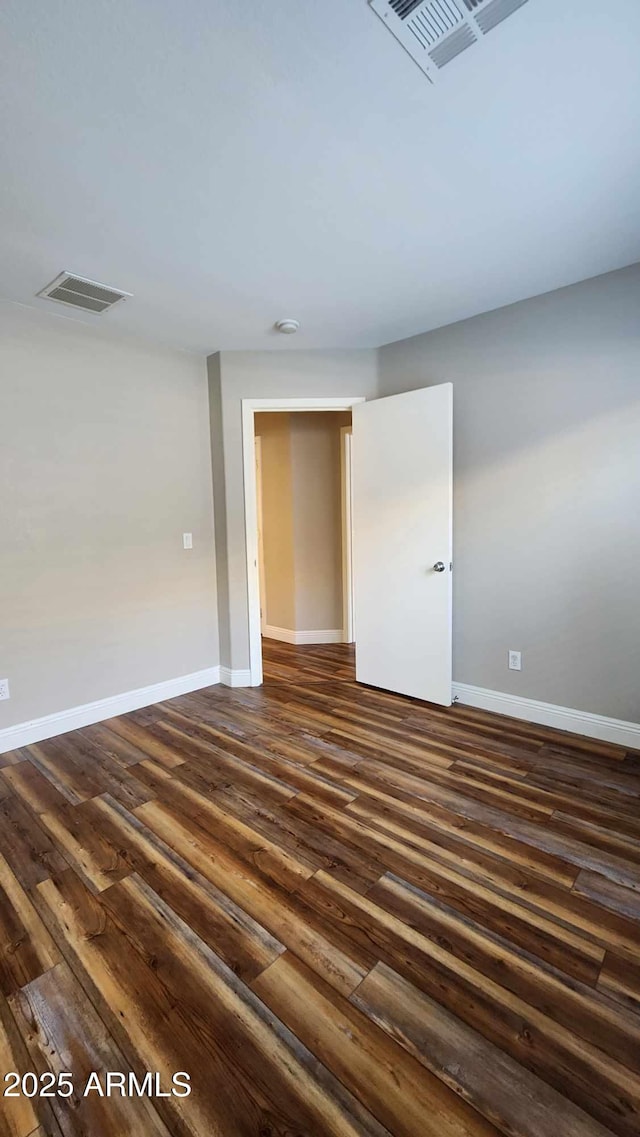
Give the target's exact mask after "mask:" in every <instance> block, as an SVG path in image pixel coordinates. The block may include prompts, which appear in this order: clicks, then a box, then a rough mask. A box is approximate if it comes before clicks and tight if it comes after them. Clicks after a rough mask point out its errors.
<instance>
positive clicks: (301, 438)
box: [255, 412, 351, 632]
mask: <svg viewBox="0 0 640 1137" xmlns="http://www.w3.org/2000/svg"><path fill="white" fill-rule="evenodd" d="M350 422H351V415H350V414H349V413H346V414H338V413H335V412H334V413H327V414H323V413H320V412H310V413H304V412H295V413H292V414H288V413H272V412H270V413H268V414H257V415H256V416H255V433H256V434H257V435H259V436H260V438H261V439H262V487H263V488H262V492H263V540H264V567H265V583H266V588H265V592H266V596H265V598H264V607H265V608H266V621H265V622H266V623H267V624H268V625H269V626H271V627H275V628H281V629H285V630H288V631H293V632H295V631H304V632H309V631H333V632H338V631H339V630H340V629H341V628H342V503H341V473H340V430H341V427H343V426H346V425H348V424H349V423H350Z"/></svg>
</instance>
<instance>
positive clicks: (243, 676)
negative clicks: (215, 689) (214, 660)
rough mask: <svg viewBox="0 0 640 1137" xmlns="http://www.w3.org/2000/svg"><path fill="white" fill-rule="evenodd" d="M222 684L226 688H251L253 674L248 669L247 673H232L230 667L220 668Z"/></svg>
mask: <svg viewBox="0 0 640 1137" xmlns="http://www.w3.org/2000/svg"><path fill="white" fill-rule="evenodd" d="M220 682H221V683H223V684H224V686H225V687H250V686H251V672H250V671H249V669H248V668H247V669H246V671H232V670H231V668H230V667H222V666H221V667H220Z"/></svg>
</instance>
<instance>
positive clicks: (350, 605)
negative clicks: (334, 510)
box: [340, 426, 355, 644]
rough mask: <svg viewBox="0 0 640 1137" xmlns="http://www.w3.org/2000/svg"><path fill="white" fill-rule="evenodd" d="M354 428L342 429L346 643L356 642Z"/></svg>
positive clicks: (341, 462)
mask: <svg viewBox="0 0 640 1137" xmlns="http://www.w3.org/2000/svg"><path fill="white" fill-rule="evenodd" d="M352 445H353V427H351V426H341V427H340V493H341V496H342V638H343V641H344V643H346V644H352V643H353V642H354V640H355V633H354V621H353V609H354V601H353V530H352V516H351V515H352V507H353V493H352V488H351V487H352V480H351V479H352V473H351V448H352Z"/></svg>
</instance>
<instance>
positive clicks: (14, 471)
mask: <svg viewBox="0 0 640 1137" xmlns="http://www.w3.org/2000/svg"><path fill="white" fill-rule="evenodd" d="M207 424H208V406H207V389H206V373H205V364H204V360H202V359H199V358H196V357H195V356H191V355H187V354H184V353H180V352H173V351H163V350H158V349H155V348H151V347H148V346H146V345H142V344H140V343H139V342H136V341H124V340H122V341H121V340H115V339H114V338H112V337H111V338H109V339H107V338H106V337H105V336H103V335H102V334H101V333H100V332H99V331H98V330H96V329H94V328H88V327H84V326H82V325H81V324H79V323H77V322H73V321H72V320H68V319H65V318H61V317H58V316H54V315H49V314H48V313H44V312H39V311H34V310H31V309H27V308H22V307H20V306H19V305H14V304H5V303H0V479H1V484H2V497H1V501H0V541H1V544H2V549H1V556H0V677H2V678H5V677H8V678H9V680H10V684H11V699H10V700H9V701H7V702H2V703H0V729H2V728H3V727H7V726H12V725H14V724H15V723H20V722H24V721H26V720H29V719H32V718H37V717H40V716H41V715H46V714H51V713H54V712H58V711H61V710H65V709H67V708H70V707H73V706H77V705H80V704H82V703H87V702H92V701H93V700H95V699H103V698H105V697H108V696H110V695H116V694H120V693H122V692H125V691H129V690H132V689H135V688H138V687H144V686H147V685H149V684H152V683H156V682H160V681H162V680H166V679H173V678H177V677H178V676H181V675H186V674H189V673H190V672H193V671H199V670H201V669H202V668H206V667H211V666H215V665H216V664H217V663H218V640H217V626H216V623H217V622H216V609H215V606H216V595H215V575H214V572H215V570H214V563H213V562H214V551H213V517H212V499H211V476H210V447H209V437H208V430H207ZM185 531H188V532H192V533H193V541H194V547H193V550H192V551H191V552H185V551H184V550H183V548H182V533H183V532H185Z"/></svg>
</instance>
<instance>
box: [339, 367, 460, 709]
mask: <svg viewBox="0 0 640 1137" xmlns="http://www.w3.org/2000/svg"><path fill="white" fill-rule="evenodd" d="M452 410H453V387H452V385H451V383H443V384H442V385H441V386H438V387H424V388H422V389H421V390H418V391H410V392H408V393H407V394H406V395H393V396H391V397H390V398H387V399H375V400H373V401H371V402H367V403H360V404H358V405H357V406H354V408H353V457H352V463H353V570H354V571H353V580H354V599H355V625H356V679H357V680H358V681H359V682H360V683H368V684H370V685H371V686H373V687H383V688H385V689H386V690H388V691H397V692H399V693H400V694H402V695H412V696H414V697H415V698H418V699H425V700H427V701H428V702H431V703H440V704H442V705H443V706H449V705H450V704H451V557H452V481H453V479H452V464H453V463H452V436H453V432H452Z"/></svg>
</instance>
